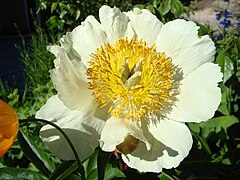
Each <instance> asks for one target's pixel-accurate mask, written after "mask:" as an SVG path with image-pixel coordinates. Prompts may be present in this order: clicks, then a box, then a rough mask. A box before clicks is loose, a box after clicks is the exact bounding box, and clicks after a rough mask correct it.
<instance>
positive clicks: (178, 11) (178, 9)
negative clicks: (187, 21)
mask: <svg viewBox="0 0 240 180" xmlns="http://www.w3.org/2000/svg"><path fill="white" fill-rule="evenodd" d="M170 6H171V12H172V13H173V14H174V15H176V16H177V17H179V16H181V15H182V13H183V4H182V3H181V2H180V1H179V0H171V3H170Z"/></svg>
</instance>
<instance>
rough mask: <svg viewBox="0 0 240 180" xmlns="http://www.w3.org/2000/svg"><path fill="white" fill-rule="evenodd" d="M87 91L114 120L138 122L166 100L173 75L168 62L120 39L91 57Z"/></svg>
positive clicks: (144, 47) (137, 43)
mask: <svg viewBox="0 0 240 180" xmlns="http://www.w3.org/2000/svg"><path fill="white" fill-rule="evenodd" d="M91 58H92V59H91V61H90V62H89V68H88V70H87V76H88V78H89V80H90V82H89V89H91V90H93V96H94V97H95V100H96V102H97V103H98V104H99V107H100V108H102V107H104V106H106V105H107V104H110V105H111V107H110V108H109V113H110V114H111V115H112V116H114V117H125V118H126V119H131V120H140V118H141V117H143V116H144V115H147V114H151V113H153V112H154V111H155V110H159V109H160V108H161V107H162V106H163V105H164V104H165V103H166V102H167V101H168V99H169V97H170V93H171V89H172V87H173V83H172V78H173V75H174V73H175V71H174V69H175V67H174V65H173V63H172V62H171V59H170V58H168V57H166V55H165V54H164V53H162V52H157V51H156V47H155V45H153V46H150V47H149V46H147V43H146V42H145V41H142V40H138V39H137V38H133V39H131V40H129V39H127V38H126V39H119V40H118V41H117V42H116V43H115V44H109V43H107V44H105V45H104V46H102V47H100V48H98V49H97V51H96V53H94V54H91Z"/></svg>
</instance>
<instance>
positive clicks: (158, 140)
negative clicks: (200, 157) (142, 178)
mask: <svg viewBox="0 0 240 180" xmlns="http://www.w3.org/2000/svg"><path fill="white" fill-rule="evenodd" d="M144 129H145V130H144V135H145V136H146V138H147V140H148V141H149V142H150V143H151V145H152V147H151V149H150V150H147V149H146V147H145V146H143V145H140V146H139V147H138V148H137V149H136V150H135V151H134V152H133V153H132V154H128V155H126V156H125V155H122V157H123V160H124V162H125V163H126V164H127V165H128V166H130V167H132V168H135V169H137V170H139V171H140V172H161V171H162V168H166V169H170V168H172V167H177V166H178V165H179V164H180V162H181V161H182V160H183V159H184V158H185V157H186V156H187V155H188V153H189V151H190V149H191V147H192V136H191V133H190V131H189V130H188V128H187V126H186V125H185V124H183V123H179V122H175V121H171V120H160V122H157V123H150V124H149V125H145V128H144Z"/></svg>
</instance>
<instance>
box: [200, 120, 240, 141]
mask: <svg viewBox="0 0 240 180" xmlns="http://www.w3.org/2000/svg"><path fill="white" fill-rule="evenodd" d="M237 122H238V119H237V118H236V117H235V116H231V115H229V116H221V117H217V118H213V119H210V120H208V121H206V122H202V123H199V126H200V127H201V128H202V130H203V132H202V133H203V137H207V136H208V135H209V134H210V133H211V132H215V133H220V131H221V130H222V129H223V130H224V132H225V133H226V134H227V128H228V127H230V126H232V125H233V124H235V123H237Z"/></svg>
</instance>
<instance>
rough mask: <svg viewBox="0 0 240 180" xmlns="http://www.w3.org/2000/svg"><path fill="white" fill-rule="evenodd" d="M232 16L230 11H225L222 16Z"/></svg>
mask: <svg viewBox="0 0 240 180" xmlns="http://www.w3.org/2000/svg"><path fill="white" fill-rule="evenodd" d="M232 16H233V14H232V13H231V12H225V13H224V17H225V18H230V17H232Z"/></svg>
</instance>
